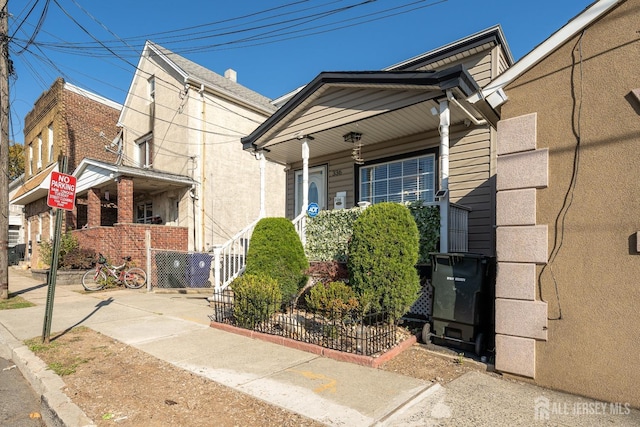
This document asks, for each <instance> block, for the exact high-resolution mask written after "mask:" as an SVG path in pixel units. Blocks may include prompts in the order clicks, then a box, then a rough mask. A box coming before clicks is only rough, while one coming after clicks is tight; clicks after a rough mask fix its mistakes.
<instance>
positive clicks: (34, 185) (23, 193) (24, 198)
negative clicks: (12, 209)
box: [10, 162, 58, 206]
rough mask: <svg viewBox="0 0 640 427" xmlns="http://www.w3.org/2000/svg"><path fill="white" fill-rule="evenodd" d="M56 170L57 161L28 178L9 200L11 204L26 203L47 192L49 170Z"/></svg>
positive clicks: (49, 177) (49, 178)
mask: <svg viewBox="0 0 640 427" xmlns="http://www.w3.org/2000/svg"><path fill="white" fill-rule="evenodd" d="M53 171H56V172H57V171H58V162H55V163H53V164H51V165H49V166H48V167H47V168H45V169H43V170H42V171H40V172H39V173H37V174H36V175H34V176H32V177H31V178H29V180H28V181H27V182H25V183H24V184H23V185H22V186H21V187H20V188H19V189H18V190H17V191H16V192H15V194H14V195H13V198H12V199H11V201H10V204H12V205H22V206H24V205H27V204H29V203H33V202H35V201H36V200H40V199H42V198H43V197H47V196H48V194H49V183H50V181H51V172H53Z"/></svg>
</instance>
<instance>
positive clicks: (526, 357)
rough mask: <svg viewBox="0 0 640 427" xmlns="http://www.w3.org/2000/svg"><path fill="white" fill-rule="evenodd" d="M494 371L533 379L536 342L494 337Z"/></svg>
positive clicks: (500, 336)
mask: <svg viewBox="0 0 640 427" xmlns="http://www.w3.org/2000/svg"><path fill="white" fill-rule="evenodd" d="M496 370H498V371H501V372H508V373H511V374H516V375H521V376H523V377H528V378H535V375H536V340H534V339H531V338H520V337H511V336H507V335H496Z"/></svg>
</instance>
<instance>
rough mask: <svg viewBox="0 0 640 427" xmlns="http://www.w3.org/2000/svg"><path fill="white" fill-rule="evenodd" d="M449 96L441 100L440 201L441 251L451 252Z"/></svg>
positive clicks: (449, 93)
mask: <svg viewBox="0 0 640 427" xmlns="http://www.w3.org/2000/svg"><path fill="white" fill-rule="evenodd" d="M449 96H451V92H450V91H447V99H443V100H441V101H440V126H439V127H438V132H440V190H443V191H444V196H442V197H441V198H440V200H439V203H440V252H441V253H447V252H449V126H450V125H451V112H450V110H449Z"/></svg>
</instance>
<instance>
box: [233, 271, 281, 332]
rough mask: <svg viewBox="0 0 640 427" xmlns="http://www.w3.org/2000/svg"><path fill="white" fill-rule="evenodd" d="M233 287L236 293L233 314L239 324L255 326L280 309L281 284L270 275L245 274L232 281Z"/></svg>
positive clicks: (247, 326) (244, 326)
mask: <svg viewBox="0 0 640 427" xmlns="http://www.w3.org/2000/svg"><path fill="white" fill-rule="evenodd" d="M231 289H233V294H234V301H233V316H234V318H235V321H236V324H237V325H238V326H241V327H243V328H254V327H255V326H256V325H257V324H259V323H263V322H266V321H267V320H269V319H270V318H271V316H273V315H274V314H275V313H276V312H277V311H278V310H279V309H280V304H281V303H282V294H281V293H280V286H279V285H278V282H277V281H276V280H275V279H273V278H271V277H269V276H265V275H252V274H245V275H243V276H240V277H238V278H237V279H235V280H234V281H233V282H232V283H231Z"/></svg>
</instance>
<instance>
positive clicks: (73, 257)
mask: <svg viewBox="0 0 640 427" xmlns="http://www.w3.org/2000/svg"><path fill="white" fill-rule="evenodd" d="M95 260H96V252H95V251H94V250H92V249H82V248H74V249H72V250H71V251H69V252H67V253H66V254H64V256H63V257H62V265H61V268H63V269H65V270H86V269H89V268H91V267H93V265H94V263H95Z"/></svg>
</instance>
